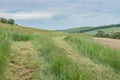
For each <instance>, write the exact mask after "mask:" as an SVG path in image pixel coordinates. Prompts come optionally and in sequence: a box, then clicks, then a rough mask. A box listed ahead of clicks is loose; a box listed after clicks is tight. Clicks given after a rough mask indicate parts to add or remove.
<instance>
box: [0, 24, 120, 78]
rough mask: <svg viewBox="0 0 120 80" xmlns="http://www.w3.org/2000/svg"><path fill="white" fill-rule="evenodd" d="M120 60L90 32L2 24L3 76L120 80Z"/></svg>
mask: <svg viewBox="0 0 120 80" xmlns="http://www.w3.org/2000/svg"><path fill="white" fill-rule="evenodd" d="M119 63H120V51H119V50H116V49H112V48H109V47H107V46H104V45H101V44H99V43H96V42H94V41H93V38H92V37H90V36H87V35H82V34H81V35H80V34H67V33H62V32H55V31H49V30H39V29H33V28H26V27H21V26H18V25H9V24H0V80H120V64H119Z"/></svg>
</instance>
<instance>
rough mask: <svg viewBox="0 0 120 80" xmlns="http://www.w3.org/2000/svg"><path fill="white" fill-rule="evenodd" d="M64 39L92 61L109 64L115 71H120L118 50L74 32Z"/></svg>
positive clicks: (119, 53)
mask: <svg viewBox="0 0 120 80" xmlns="http://www.w3.org/2000/svg"><path fill="white" fill-rule="evenodd" d="M65 40H66V41H67V42H69V44H70V45H71V46H73V47H74V48H75V49H76V50H78V51H79V52H80V53H82V54H83V55H85V56H87V57H89V58H91V59H92V60H93V61H95V62H97V63H102V64H105V65H109V66H110V67H112V68H114V70H115V71H117V72H120V51H118V50H114V49H111V48H108V47H106V46H103V45H100V44H98V43H96V42H94V41H93V39H92V38H90V37H85V36H84V37H82V36H80V35H76V34H75V35H72V36H70V35H69V36H67V37H66V38H65Z"/></svg>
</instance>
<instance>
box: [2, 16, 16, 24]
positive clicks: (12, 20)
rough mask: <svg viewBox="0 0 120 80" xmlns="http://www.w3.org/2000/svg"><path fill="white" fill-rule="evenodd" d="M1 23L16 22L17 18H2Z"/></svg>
mask: <svg viewBox="0 0 120 80" xmlns="http://www.w3.org/2000/svg"><path fill="white" fill-rule="evenodd" d="M0 23H7V24H15V20H14V19H11V18H10V19H6V18H2V17H1V18H0Z"/></svg>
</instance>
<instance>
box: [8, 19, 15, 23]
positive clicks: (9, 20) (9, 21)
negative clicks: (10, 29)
mask: <svg viewBox="0 0 120 80" xmlns="http://www.w3.org/2000/svg"><path fill="white" fill-rule="evenodd" d="M7 23H8V24H14V23H15V21H14V20H13V19H8V20H7Z"/></svg>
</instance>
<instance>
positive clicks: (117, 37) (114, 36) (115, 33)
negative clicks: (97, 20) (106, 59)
mask: <svg viewBox="0 0 120 80" xmlns="http://www.w3.org/2000/svg"><path fill="white" fill-rule="evenodd" d="M111 37H112V38H115V39H120V32H114V33H113V34H111Z"/></svg>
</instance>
